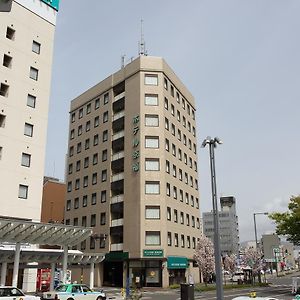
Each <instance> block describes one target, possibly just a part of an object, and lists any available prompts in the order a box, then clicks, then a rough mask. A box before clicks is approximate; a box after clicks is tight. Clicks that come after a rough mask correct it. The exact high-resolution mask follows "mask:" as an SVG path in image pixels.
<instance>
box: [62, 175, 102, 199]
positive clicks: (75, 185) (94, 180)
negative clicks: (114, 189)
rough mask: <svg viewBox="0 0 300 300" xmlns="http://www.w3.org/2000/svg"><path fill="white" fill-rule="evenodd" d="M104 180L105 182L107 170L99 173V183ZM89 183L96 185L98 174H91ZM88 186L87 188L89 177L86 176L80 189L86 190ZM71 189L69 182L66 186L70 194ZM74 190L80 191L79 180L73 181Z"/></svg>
mask: <svg viewBox="0 0 300 300" xmlns="http://www.w3.org/2000/svg"><path fill="white" fill-rule="evenodd" d="M106 180H107V170H102V172H101V182H105V181H106ZM91 181H92V185H95V184H97V181H98V173H97V172H96V173H93V174H92V176H91ZM88 186H89V176H88V175H86V176H84V177H83V180H82V187H83V188H86V187H88ZM72 189H73V187H72V181H69V182H68V185H67V191H68V193H70V192H72ZM74 189H75V190H79V189H80V178H77V179H75V182H74Z"/></svg>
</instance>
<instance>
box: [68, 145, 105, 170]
mask: <svg viewBox="0 0 300 300" xmlns="http://www.w3.org/2000/svg"><path fill="white" fill-rule="evenodd" d="M107 153H108V152H107V149H104V150H102V154H101V157H102V162H104V161H107V157H108V156H107V155H108V154H107ZM92 163H93V165H97V164H98V153H94V154H93V157H92ZM89 165H90V158H89V157H88V156H87V157H85V158H84V159H83V167H84V168H88V167H89ZM73 169H75V171H76V172H79V171H80V170H81V160H77V161H76V163H74V164H73V163H70V164H69V165H68V174H72V173H73Z"/></svg>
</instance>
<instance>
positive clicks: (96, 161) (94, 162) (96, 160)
mask: <svg viewBox="0 0 300 300" xmlns="http://www.w3.org/2000/svg"><path fill="white" fill-rule="evenodd" d="M97 163H98V153H95V154H94V155H93V165H96V164H97Z"/></svg>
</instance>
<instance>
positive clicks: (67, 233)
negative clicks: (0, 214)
mask: <svg viewBox="0 0 300 300" xmlns="http://www.w3.org/2000/svg"><path fill="white" fill-rule="evenodd" d="M92 233H93V231H92V228H87V227H78V226H77V227H76V226H68V225H63V224H49V223H38V222H30V221H23V220H15V219H0V243H21V244H39V245H52V246H53V245H56V246H74V245H77V244H79V243H80V242H82V241H84V240H85V239H87V238H88V237H89V236H91V235H92Z"/></svg>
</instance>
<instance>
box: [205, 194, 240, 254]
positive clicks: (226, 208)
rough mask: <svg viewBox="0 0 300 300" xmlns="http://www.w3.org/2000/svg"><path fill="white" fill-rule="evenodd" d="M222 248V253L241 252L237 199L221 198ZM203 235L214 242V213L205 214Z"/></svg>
mask: <svg viewBox="0 0 300 300" xmlns="http://www.w3.org/2000/svg"><path fill="white" fill-rule="evenodd" d="M220 204H221V211H219V221H220V238H221V241H220V246H221V253H222V255H224V254H228V255H230V254H238V251H239V227H238V226H239V225H238V217H237V215H236V205H235V198H234V197H233V196H228V197H221V198H220ZM203 233H204V234H205V235H206V236H207V237H208V238H210V239H211V240H212V241H214V221H213V212H205V213H203Z"/></svg>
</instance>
